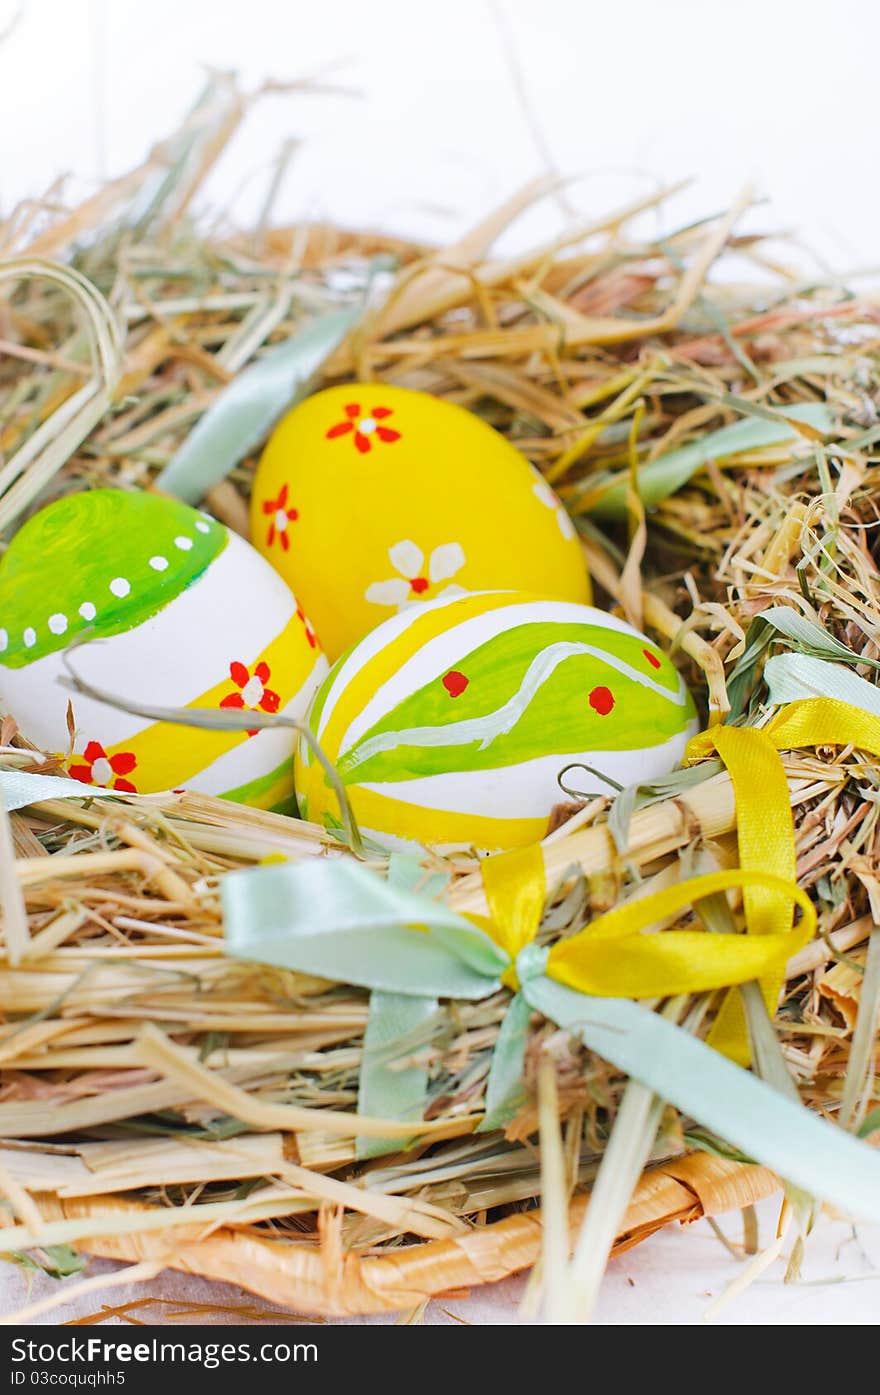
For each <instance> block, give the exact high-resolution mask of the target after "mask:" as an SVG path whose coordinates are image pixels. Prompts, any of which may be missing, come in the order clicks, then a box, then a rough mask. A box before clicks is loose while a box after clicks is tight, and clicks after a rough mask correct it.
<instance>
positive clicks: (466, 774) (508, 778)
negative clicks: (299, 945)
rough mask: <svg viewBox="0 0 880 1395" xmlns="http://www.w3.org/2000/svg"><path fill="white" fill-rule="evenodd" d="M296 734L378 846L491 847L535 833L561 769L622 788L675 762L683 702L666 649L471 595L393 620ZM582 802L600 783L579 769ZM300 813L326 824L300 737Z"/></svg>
mask: <svg viewBox="0 0 880 1395" xmlns="http://www.w3.org/2000/svg"><path fill="white" fill-rule="evenodd" d="M308 721H309V726H310V728H311V731H312V732H313V734H314V735H315V737H316V738H317V740H318V742H319V744H320V746H321V748H322V750H323V751H324V753H325V754H326V755H327V756H328V757H329V759H330V760H331V761H332V762H333V764H334V765H335V766H336V769H337V771H338V774H339V776H340V778H341V780H342V782H343V784H344V786H345V787H346V791H347V794H348V796H349V799H350V801H351V806H352V809H353V811H354V814H355V816H356V818H357V819H358V821H359V823H360V825H361V828H362V830H363V832H364V833H365V834H366V835H367V836H368V837H371V838H373V839H374V840H376V841H377V842H379V843H381V844H383V845H385V846H386V847H392V848H394V847H399V846H401V845H402V844H412V843H417V844H422V845H429V846H434V847H441V848H446V849H451V848H461V847H474V848H477V849H480V850H487V851H491V850H498V849H502V848H512V847H517V846H520V845H523V844H526V843H531V842H534V841H537V840H538V839H540V838H542V837H543V836H544V835H545V833H546V832H547V821H548V817H549V815H550V813H551V811H552V810H553V808H554V806H555V805H557V804H559V803H560V802H562V801H563V800H564V799H565V796H564V794H563V793H562V791H561V789H560V785H559V782H558V777H559V775H560V773H561V772H562V770H563V769H564V768H565V767H566V766H568V765H571V764H572V763H573V762H580V763H582V764H583V765H586V766H590V767H593V769H594V770H597V771H600V772H601V773H602V774H603V775H605V776H607V777H608V779H609V780H611V781H614V782H616V783H617V784H619V785H624V786H625V785H630V784H633V783H634V782H636V781H644V780H650V779H652V778H656V777H657V776H660V775H663V774H665V773H667V772H668V771H670V770H671V769H672V768H673V767H674V766H675V765H677V764H678V762H679V761H680V759H681V757H682V754H683V752H684V748H685V745H686V743H687V740H688V738H689V737H690V736H691V734H692V733H693V732H694V731H695V730H696V721H695V715H694V705H693V701H692V699H691V696H690V694H689V693H688V691H687V689H686V688H685V686H684V684H683V682H682V680H681V678H680V677H679V674H678V673H677V671H676V669H675V668H674V667H673V665H672V664H671V663H670V661H669V659H668V658H667V657H666V655H665V654H664V653H663V652H662V651H661V650H660V649H658V648H657V647H656V645H654V644H652V643H651V642H650V641H649V640H648V639H646V637H645V636H644V635H643V634H639V632H638V630H635V629H633V628H632V626H631V625H628V624H626V622H625V621H623V620H618V619H616V618H615V617H614V616H612V615H607V614H605V612H604V611H601V610H596V609H595V608H594V607H592V606H586V605H578V604H574V603H568V602H564V601H554V600H544V599H541V598H537V597H534V596H530V595H525V594H522V593H520V592H511V591H493V592H485V591H484V592H478V593H475V594H471V595H466V596H458V597H454V598H451V599H448V600H447V599H442V600H437V601H434V602H431V603H429V604H427V605H424V606H419V607H414V608H410V609H407V610H404V611H402V612H401V613H400V614H399V615H396V616H394V617H393V618H392V619H390V620H386V621H385V622H384V624H382V625H379V626H378V628H377V629H375V630H373V631H372V632H371V633H370V634H368V635H366V636H365V637H364V638H363V639H362V640H360V641H359V642H358V643H357V644H355V645H353V646H352V648H351V649H349V650H348V652H347V653H346V654H344V655H343V656H342V657H341V658H340V659H339V660H338V661H337V662H336V663H335V664H334V666H333V668H332V669H331V670H330V673H329V674H328V676H327V678H326V679H325V680H324V683H323V684H322V686H321V689H320V691H319V692H318V694H317V696H316V698H315V701H314V703H313V705H312V708H311V710H310V713H309V718H308ZM577 784H578V788H579V789H581V788H582V789H583V790H584V792H585V793H589V792H596V793H602V794H607V793H608V792H609V789H610V788H611V786H610V785H609V784H608V783H606V782H605V781H603V780H602V779H601V778H600V777H599V776H591V775H590V774H589V772H588V771H586V770H578V771H577ZM296 787H297V796H298V801H299V807H300V813H301V814H302V816H303V818H307V819H311V820H312V821H313V822H315V823H323V824H324V825H325V826H327V827H330V828H336V827H338V825H339V820H340V810H339V805H338V801H337V798H336V796H335V794H334V792H333V789H332V787H331V785H330V784H329V782H328V781H327V780H326V778H325V774H324V770H323V767H322V766H321V764H320V762H318V761H317V760H315V758H314V757H313V756H312V755H311V754H310V751H309V747H308V744H307V742H306V741H305V740H304V739H303V740H301V741H300V743H299V746H298V748H297V758H296Z"/></svg>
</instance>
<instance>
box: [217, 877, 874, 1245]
mask: <svg viewBox="0 0 880 1395" xmlns="http://www.w3.org/2000/svg"><path fill="white" fill-rule="evenodd" d="M421 875H424V874H421ZM412 880H413V879H412V876H406V875H402V874H401V873H400V872H399V871H395V872H394V873H393V874H392V877H391V878H390V879H389V880H384V879H383V878H382V877H380V876H379V875H377V874H376V873H374V872H371V871H370V870H369V869H367V868H365V867H363V866H362V865H361V864H359V863H357V862H355V861H353V860H352V859H350V858H338V859H337V858H334V859H327V858H320V859H314V860H310V861H304V862H301V863H298V864H284V865H276V866H271V867H262V868H254V869H251V870H247V871H241V872H231V873H228V874H227V875H226V876H225V877H224V878H223V881H222V884H221V898H222V903H223V911H224V921H225V934H226V946H227V949H228V951H229V953H230V954H232V955H234V956H236V957H238V958H240V959H245V960H250V961H257V962H259V963H265V964H272V965H275V966H277V967H279V968H284V969H291V970H295V971H298V972H301V973H307V974H314V975H317V976H318V977H322V978H328V979H331V980H335V981H342V982H346V983H350V984H352V985H354V986H358V987H361V988H366V989H370V990H372V993H373V1003H372V1007H371V1012H370V1018H369V1022H368V1026H367V1033H366V1047H367V1049H366V1051H365V1054H364V1063H363V1067H362V1077H361V1086H360V1099H361V1103H362V1106H363V1105H365V1104H366V1103H367V1102H369V1104H370V1112H371V1113H373V1112H374V1111H375V1108H376V1106H377V1105H380V1104H381V1105H382V1106H383V1115H382V1117H387V1118H389V1119H397V1120H398V1121H399V1120H401V1119H403V1120H407V1119H409V1118H411V1119H413V1122H414V1125H415V1124H416V1123H417V1121H418V1119H419V1117H420V1109H421V1107H422V1105H423V1101H424V1088H425V1085H426V1076H425V1073H424V1072H423V1071H419V1070H418V1068H416V1075H415V1076H413V1075H410V1074H409V1069H410V1068H409V1067H407V1068H405V1069H404V1070H402V1071H393V1070H391V1069H390V1068H389V1064H388V1062H389V1059H390V1058H391V1057H392V1056H393V1052H394V1046H395V1042H396V1043H397V1044H398V1046H401V1047H402V1048H403V1050H402V1051H401V1053H400V1054H402V1055H405V1054H407V1038H409V1039H410V1042H411V1041H412V1039H413V1036H414V1035H415V1037H416V1038H417V1036H418V1029H419V1027H423V1026H424V1024H425V1023H426V1021H428V1020H429V1018H430V1016H431V1015H432V1014H433V1013H434V1012H436V1010H437V1000H438V999H440V998H452V999H456V998H458V999H465V1000H469V1001H475V1000H480V999H484V998H487V997H490V996H491V995H492V994H494V993H497V992H498V991H499V989H500V987H501V986H502V978H503V979H504V981H505V982H506V983H510V982H511V981H512V980H513V981H515V982H516V983H518V985H519V987H518V991H517V992H516V994H515V995H514V996H513V998H512V1000H511V1003H510V1006H509V1008H508V1011H507V1014H506V1017H505V1019H504V1022H503V1024H502V1027H501V1030H500V1033H499V1036H498V1039H497V1042H496V1046H495V1051H494V1056H493V1061H492V1066H491V1070H490V1075H489V1080H488V1084H487V1114H486V1118H485V1120H484V1123H483V1125H482V1127H484V1128H486V1127H498V1126H500V1125H501V1124H503V1123H504V1122H505V1119H506V1118H507V1117H510V1114H511V1112H513V1111H514V1110H515V1108H516V1106H517V1103H518V1094H519V1091H520V1090H521V1089H522V1078H523V1055H524V1050H525V1043H526V1036H527V1029H528V1021H529V1016H530V1014H531V1013H532V1012H537V1013H540V1014H542V1015H543V1016H544V1017H546V1018H548V1019H549V1020H550V1021H552V1022H555V1023H556V1024H557V1025H558V1026H559V1027H562V1028H564V1029H566V1030H568V1031H570V1032H571V1033H572V1034H573V1035H574V1036H576V1037H577V1038H579V1039H580V1041H582V1042H583V1043H584V1045H585V1046H586V1047H587V1048H588V1049H589V1050H591V1051H594V1052H596V1054H597V1055H599V1056H601V1057H602V1058H603V1060H605V1061H608V1062H610V1063H611V1064H612V1065H613V1066H615V1067H616V1068H617V1069H618V1070H620V1071H623V1072H624V1073H625V1074H626V1075H628V1076H630V1077H632V1078H633V1079H635V1080H638V1081H640V1082H641V1083H642V1084H643V1085H645V1086H646V1087H647V1088H648V1089H650V1090H651V1091H652V1092H653V1093H654V1094H656V1095H658V1096H660V1097H661V1098H662V1099H665V1100H668V1101H670V1102H671V1103H672V1104H674V1105H675V1106H676V1108H677V1109H678V1110H680V1111H681V1113H682V1114H683V1115H685V1116H686V1117H689V1118H691V1119H694V1120H696V1121H697V1122H698V1123H699V1124H701V1125H702V1126H703V1127H704V1128H706V1129H708V1130H710V1131H711V1132H712V1133H714V1134H716V1135H717V1136H718V1137H720V1138H723V1139H725V1140H727V1142H728V1143H730V1144H732V1145H734V1146H735V1147H736V1148H738V1149H739V1150H740V1151H741V1152H743V1153H744V1154H745V1155H746V1156H748V1157H750V1158H753V1159H755V1160H756V1161H758V1162H761V1163H763V1164H765V1165H766V1166H767V1167H770V1168H772V1169H773V1170H774V1171H775V1172H777V1173H778V1174H779V1175H780V1176H781V1177H784V1178H786V1179H787V1180H788V1181H789V1182H791V1183H792V1184H794V1185H795V1186H797V1187H800V1188H802V1189H803V1190H805V1191H807V1192H810V1193H812V1194H813V1195H815V1196H819V1197H823V1198H825V1199H827V1200H828V1201H830V1202H832V1203H834V1204H835V1205H836V1206H838V1207H840V1208H842V1209H844V1210H845V1211H847V1212H849V1213H850V1214H852V1215H854V1216H858V1217H862V1218H865V1219H870V1220H880V1156H878V1154H877V1153H876V1152H875V1151H874V1150H873V1149H872V1148H870V1147H869V1146H867V1145H866V1144H864V1143H862V1142H859V1141H858V1140H857V1139H855V1138H853V1137H852V1136H851V1135H849V1134H846V1133H844V1132H843V1131H842V1130H841V1129H838V1128H836V1127H835V1126H834V1125H832V1124H829V1123H826V1122H825V1121H824V1120H823V1119H821V1118H819V1117H818V1116H817V1115H815V1114H812V1113H811V1112H810V1111H808V1110H807V1109H806V1108H804V1107H803V1106H802V1105H799V1104H796V1103H794V1102H793V1101H792V1100H789V1099H787V1098H786V1097H784V1096H783V1095H781V1094H779V1093H778V1092H777V1091H775V1090H774V1089H772V1088H771V1087H770V1086H769V1085H767V1084H765V1083H764V1082H763V1081H762V1080H760V1079H758V1077H756V1076H754V1075H752V1074H750V1073H749V1072H748V1071H747V1070H744V1069H742V1068H741V1067H739V1066H737V1065H734V1064H733V1063H732V1062H731V1061H729V1060H727V1059H726V1058H725V1057H723V1056H722V1055H720V1054H719V1053H718V1052H716V1051H714V1050H712V1048H711V1047H708V1046H706V1045H704V1044H703V1043H702V1042H700V1041H698V1040H696V1039H695V1038H694V1037H693V1036H691V1035H690V1034H689V1033H688V1032H685V1031H683V1030H681V1029H680V1028H679V1027H676V1026H675V1025H673V1024H672V1023H671V1022H669V1021H668V1020H667V1019H666V1018H664V1017H662V1016H661V1015H659V1014H658V1013H655V1012H653V1011H652V1010H651V1009H650V1008H646V1007H642V1006H640V1004H639V1003H637V1002H634V1001H632V1000H631V999H627V998H613V997H597V996H592V995H587V994H586V993H583V992H579V991H576V990H575V989H572V988H570V987H567V986H566V985H565V984H562V983H559V982H556V981H554V980H553V979H551V978H549V977H548V976H547V974H546V972H545V970H546V967H547V961H548V955H549V951H548V950H547V949H546V948H543V947H541V946H540V945H537V944H535V943H534V942H530V943H527V944H525V945H524V946H523V947H522V948H521V949H520V950H519V952H518V953H517V954H516V955H511V954H509V953H507V952H506V951H505V950H504V949H503V948H502V947H501V946H500V945H499V944H498V943H496V942H495V940H493V939H492V938H491V937H490V935H489V934H487V933H485V932H484V931H483V930H481V929H480V928H479V927H478V926H477V925H475V924H473V923H472V922H471V921H470V920H467V919H465V918H464V917H462V916H459V915H456V914H455V913H454V912H453V911H451V910H450V909H449V908H448V907H447V906H445V905H444V904H443V903H442V902H440V901H437V900H434V899H432V898H431V897H430V896H428V895H426V894H425V893H424V891H415V890H413V889H412ZM514 976H515V977H514ZM408 1049H409V1051H410V1052H411V1045H410V1046H409V1048H408ZM394 1077H402V1079H401V1080H400V1081H399V1085H400V1088H399V1090H398V1089H396V1088H395V1083H394ZM413 1132H414V1134H417V1133H418V1129H417V1127H414V1129H413ZM400 1146H401V1145H400V1142H399V1140H398V1141H395V1142H394V1143H392V1142H390V1141H389V1142H388V1143H387V1146H386V1148H385V1149H384V1151H389V1150H390V1149H391V1148H392V1147H393V1148H399V1147H400ZM369 1151H373V1150H372V1149H364V1148H362V1149H361V1156H365V1155H366V1153H367V1152H369Z"/></svg>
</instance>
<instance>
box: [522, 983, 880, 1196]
mask: <svg viewBox="0 0 880 1395" xmlns="http://www.w3.org/2000/svg"><path fill="white" fill-rule="evenodd" d="M523 996H524V997H525V999H526V1001H527V1002H528V1004H529V1006H530V1007H532V1008H533V1009H534V1010H535V1011H536V1012H540V1013H543V1014H544V1016H545V1017H548V1018H549V1019H550V1020H551V1021H553V1022H556V1023H557V1024H558V1026H560V1027H564V1028H567V1029H568V1030H569V1031H571V1032H573V1033H574V1034H575V1035H576V1036H578V1037H579V1038H580V1040H581V1041H582V1042H583V1043H584V1045H585V1046H587V1047H588V1048H589V1049H590V1050H591V1051H595V1052H596V1054H597V1055H599V1056H601V1057H602V1058H603V1059H604V1060H606V1061H608V1062H610V1064H611V1065H613V1066H616V1067H617V1069H618V1070H622V1071H624V1072H625V1073H626V1074H627V1075H629V1076H631V1077H632V1078H633V1079H634V1080H638V1081H640V1082H641V1083H642V1084H643V1085H645V1086H647V1087H648V1088H649V1089H650V1090H652V1091H653V1092H654V1093H655V1094H657V1095H660V1096H661V1097H662V1098H663V1099H666V1100H668V1101H669V1102H670V1103H671V1104H673V1105H675V1107H676V1108H677V1109H678V1110H680V1111H681V1113H682V1114H684V1115H685V1116H686V1117H689V1118H691V1119H694V1120H696V1121H697V1122H698V1123H700V1124H702V1125H703V1126H704V1127H705V1128H707V1129H709V1130H710V1131H711V1132H712V1133H714V1134H716V1135H717V1136H718V1137H719V1138H721V1139H724V1140H725V1141H726V1142H727V1143H730V1144H733V1146H734V1147H736V1148H738V1149H739V1150H740V1151H741V1152H742V1153H744V1154H745V1155H746V1156H747V1157H749V1158H753V1159H754V1160H755V1161H756V1162H760V1163H763V1164H764V1166H765V1167H769V1168H771V1169H772V1170H773V1171H774V1172H776V1173H777V1174H778V1175H779V1176H780V1177H783V1178H785V1179H786V1180H787V1181H789V1182H790V1183H793V1184H794V1186H796V1187H800V1188H801V1189H802V1190H803V1191H805V1192H809V1193H810V1194H811V1195H813V1196H818V1197H821V1198H822V1199H823V1200H825V1201H829V1202H831V1203H832V1204H833V1205H834V1206H837V1207H839V1208H840V1210H842V1211H844V1212H845V1213H846V1214H847V1215H851V1216H854V1217H856V1218H858V1219H864V1220H866V1221H867V1220H871V1221H880V1153H878V1152H877V1151H876V1150H875V1149H873V1148H871V1147H870V1146H869V1145H867V1144H865V1143H861V1142H859V1141H858V1140H857V1139H855V1138H853V1137H852V1135H851V1134H848V1133H845V1132H844V1131H843V1129H840V1128H838V1127H837V1126H836V1125H834V1124H829V1123H827V1122H826V1120H824V1119H822V1118H820V1117H819V1116H818V1115H816V1114H813V1113H812V1112H811V1111H810V1110H808V1109H806V1108H805V1107H804V1106H803V1105H802V1104H796V1103H794V1101H792V1100H789V1099H786V1098H784V1097H783V1096H782V1095H780V1094H779V1092H778V1091H777V1090H774V1089H773V1088H772V1087H771V1086H770V1085H767V1084H765V1083H764V1081H763V1080H759V1079H758V1077H757V1076H755V1075H752V1074H751V1073H750V1072H749V1071H746V1070H742V1069H741V1068H740V1067H739V1066H737V1065H734V1063H733V1062H732V1061H730V1060H728V1059H726V1058H725V1057H724V1056H722V1055H720V1053H719V1052H717V1051H714V1050H713V1049H712V1048H711V1047H709V1046H707V1045H705V1043H703V1042H701V1041H698V1040H696V1038H694V1037H692V1036H691V1035H690V1034H689V1033H688V1032H685V1031H682V1029H681V1028H680V1027H676V1026H674V1025H673V1024H672V1023H671V1022H669V1021H667V1020H666V1019H665V1018H663V1017H661V1016H660V1015H659V1014H658V1013H655V1012H652V1011H651V1010H650V1009H648V1008H644V1007H642V1006H640V1004H638V1003H634V1002H630V1001H629V1000H628V999H625V998H585V997H584V995H583V994H581V993H577V992H574V991H573V990H572V989H570V988H565V987H563V986H562V985H561V984H559V983H554V982H553V981H552V980H550V979H548V978H534V979H529V981H528V982H527V983H525V984H524V985H523Z"/></svg>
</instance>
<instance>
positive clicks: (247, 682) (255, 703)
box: [220, 660, 281, 736]
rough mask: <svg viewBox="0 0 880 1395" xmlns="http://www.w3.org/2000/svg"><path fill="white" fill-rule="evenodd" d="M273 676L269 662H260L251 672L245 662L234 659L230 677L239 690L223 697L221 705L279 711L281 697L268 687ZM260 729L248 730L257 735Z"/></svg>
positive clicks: (253, 709)
mask: <svg viewBox="0 0 880 1395" xmlns="http://www.w3.org/2000/svg"><path fill="white" fill-rule="evenodd" d="M271 676H272V671H271V669H270V668H269V665H268V664H267V663H263V662H260V663H258V664H257V666H256V668H255V669H254V671H253V673H251V672H250V670H249V669H248V668H247V666H246V665H245V664H242V663H239V662H238V661H237V660H234V661H233V662H232V663H231V664H230V665H229V677H230V678H231V679H232V681H233V683H234V684H235V686H236V688H237V689H238V692H235V693H227V694H226V697H225V698H222V699H221V702H220V706H221V707H234V708H238V709H244V710H245V711H248V712H257V711H259V712H277V711H278V708H279V707H280V705H281V698H280V697H279V695H278V693H276V692H274V691H273V689H272V688H267V687H266V684H267V683H268V681H269V679H270V678H271ZM258 730H259V728H257V727H254V728H253V730H252V731H249V732H248V736H256V734H257V731H258Z"/></svg>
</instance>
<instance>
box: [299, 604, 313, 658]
mask: <svg viewBox="0 0 880 1395" xmlns="http://www.w3.org/2000/svg"><path fill="white" fill-rule="evenodd" d="M296 618H297V619H298V620H299V622H300V624H301V625H302V627H303V629H304V630H305V632H306V639H307V640H308V641H309V648H310V649H317V647H318V636H317V635H316V634H315V629H314V626H313V625H312V622H311V620H310V619H309V618H308V616H307V615H306V613H305V611H304V610H303V608H302V606H297V608H296Z"/></svg>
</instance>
